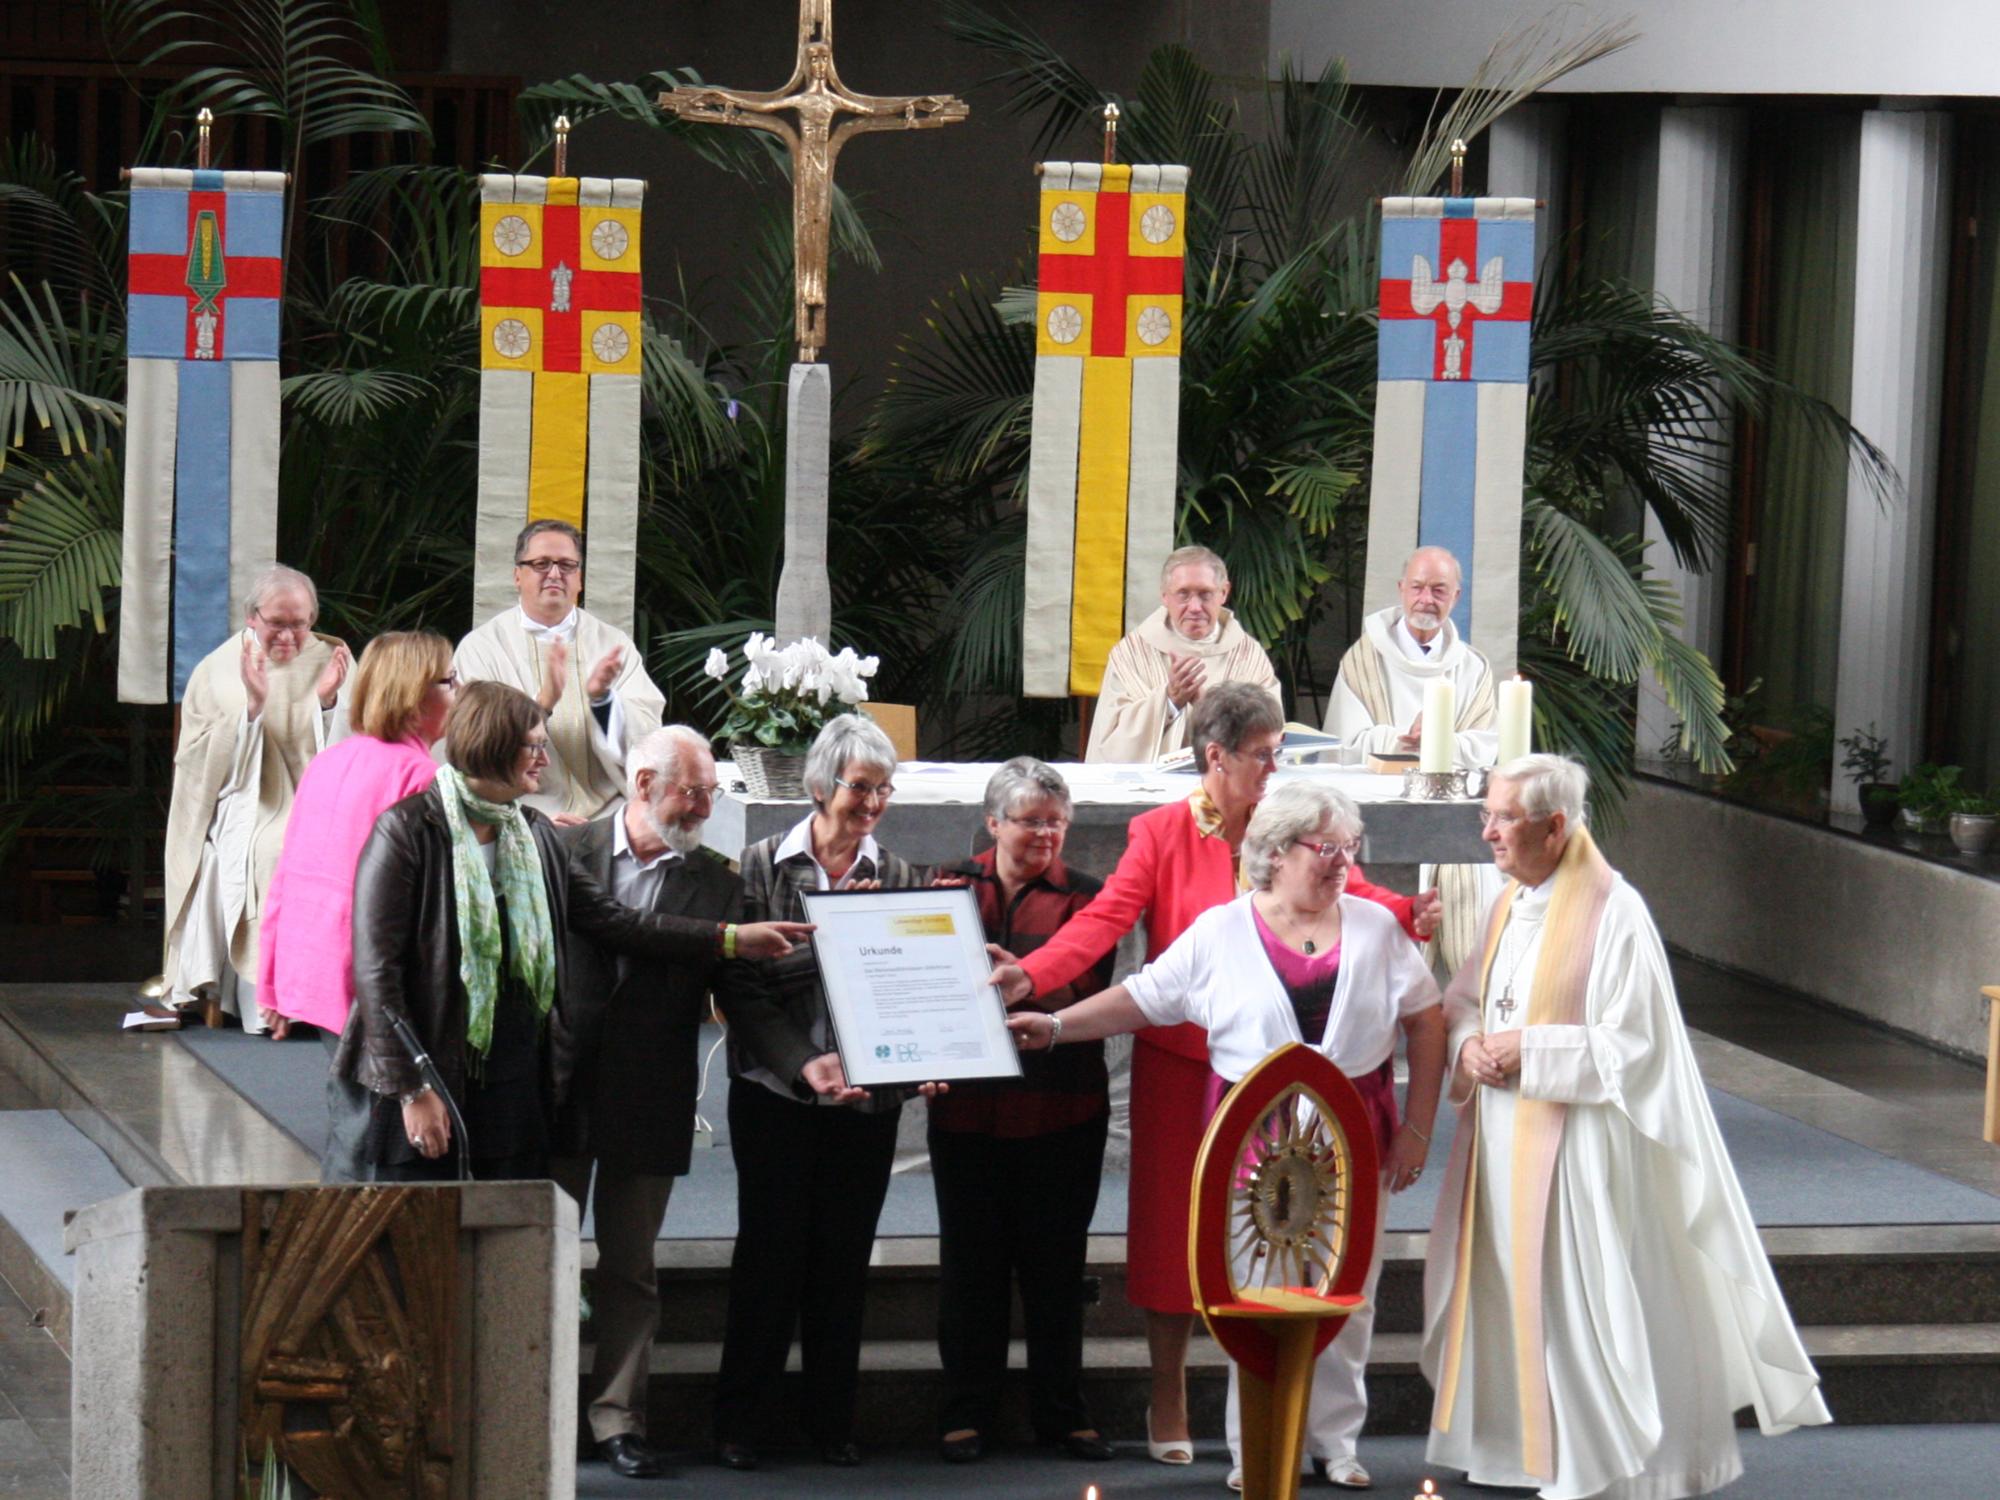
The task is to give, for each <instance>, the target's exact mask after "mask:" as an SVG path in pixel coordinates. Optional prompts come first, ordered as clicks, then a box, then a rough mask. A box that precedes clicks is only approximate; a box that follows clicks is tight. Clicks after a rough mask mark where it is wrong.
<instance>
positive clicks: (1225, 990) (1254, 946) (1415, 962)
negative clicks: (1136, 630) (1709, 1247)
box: [1007, 781, 1445, 1489]
mask: <svg viewBox="0 0 2000 1500" xmlns="http://www.w3.org/2000/svg"><path fill="white" fill-rule="evenodd" d="M1361 831H1362V830H1361V814H1360V811H1359V809H1357V808H1356V807H1355V805H1354V803H1353V802H1352V801H1350V800H1349V799H1348V798H1347V797H1346V796H1344V795H1343V794H1342V793H1340V792H1337V791H1335V790H1333V789H1332V788H1330V787H1325V786H1320V785H1316V784H1315V783H1313V782H1310V781H1298V782H1291V783H1289V784H1286V785H1282V786H1280V787H1278V788H1277V789H1276V790H1275V791H1273V792H1272V793H1271V794H1270V795H1269V796H1267V797H1266V798H1264V800H1263V801H1262V802H1261V803H1259V804H1258V807H1257V811H1256V812H1255V813H1254V814H1253V815H1252V816H1251V818H1250V826H1249V828H1248V829H1247V830H1246V831H1245V833H1244V837H1243V874H1244V878H1245V880H1246V881H1247V882H1248V883H1249V886H1250V890H1249V891H1248V893H1247V894H1245V895H1243V896H1240V897H1238V898H1237V899H1236V900H1234V901H1232V902H1230V903H1228V904H1227V905H1225V906H1218V907H1212V908H1210V909H1209V910H1208V911H1206V912H1203V913H1202V914H1201V915H1200V916H1199V917H1197V918H1195V920H1194V923H1193V925H1191V926H1190V927H1189V928H1188V929H1187V931H1185V932H1183V933H1182V934H1181V935H1180V936H1179V937H1178V938H1176V939H1175V940H1174V942H1173V944H1172V945H1171V946H1170V947H1169V948H1168V949H1167V950H1166V952H1164V953H1162V954H1160V955H1159V957H1157V958H1155V959H1154V960H1153V961H1152V962H1151V963H1149V964H1147V965H1146V967H1145V968H1143V969H1141V970H1140V971H1139V972H1138V973H1136V974H1134V975H1132V976H1131V977H1129V978H1128V979H1127V980H1126V981H1125V982H1124V983H1123V984H1120V985H1116V986H1114V987H1113V988H1111V989H1108V990H1106V991H1104V992H1103V993H1102V994H1099V995H1093V996H1092V997H1091V998H1090V999H1088V1000H1084V1001H1081V1002H1079V1003H1077V1004H1075V1005H1071V1006H1068V1007H1065V1008H1062V1009H1058V1010H1056V1011H1054V1012H1053V1013H1052V1014H1046V1015H1044V1014H1035V1013H1022V1014H1016V1015H1014V1016H1012V1017H1010V1018H1009V1019H1008V1022H1007V1025H1008V1029H1009V1030H1011V1031H1013V1032H1014V1034H1015V1037H1016V1039H1017V1040H1018V1042H1019V1044H1020V1046H1021V1048H1022V1049H1023V1050H1024V1051H1029V1050H1039V1049H1041V1048H1045V1047H1053V1046H1054V1045H1055V1044H1056V1043H1058V1042H1061V1043H1063V1044H1065V1045H1068V1044H1070V1043H1072V1042H1096V1041H1100V1040H1102V1039H1103V1038H1104V1037H1107V1036H1115V1035H1118V1034H1120V1033H1122V1032H1127V1031H1140V1030H1142V1028H1145V1027H1151V1026H1172V1025H1178V1024H1181V1023H1184V1022H1190V1021H1191V1022H1193V1023H1195V1024H1196V1025H1199V1026H1205V1027H1207V1028H1208V1056H1209V1065H1210V1067H1211V1068H1213V1069H1214V1074H1215V1076H1214V1079H1213V1081H1212V1084H1211V1088H1210V1097H1209V1107H1208V1109H1207V1110H1206V1111H1205V1113H1204V1118H1205V1117H1206V1115H1208V1114H1213V1113H1214V1110H1215V1108H1216V1106H1218V1105H1219V1104H1220V1103H1221V1100H1222V1096H1223V1094H1224V1093H1225V1092H1227V1090H1228V1088H1229V1086H1230V1085H1232V1084H1234V1083H1235V1082H1237V1081H1238V1080H1239V1079H1241V1078H1242V1077H1243V1076H1244V1075H1245V1074H1246V1073H1248V1072H1249V1071H1250V1070H1251V1069H1252V1068H1254V1067H1255V1066H1256V1065H1257V1064H1258V1063H1260V1062H1262V1061H1263V1060H1264V1059H1265V1058H1266V1057H1268V1056H1269V1055H1270V1054H1271V1053H1272V1052H1274V1051H1275V1050H1277V1049H1278V1048H1279V1047H1282V1046H1285V1045H1286V1044H1288V1043H1291V1042H1304V1043H1305V1044H1306V1045H1308V1046H1312V1047H1316V1048H1317V1049H1318V1050H1319V1051H1320V1052H1321V1053H1323V1054H1324V1055H1325V1056H1326V1057H1327V1058H1328V1060H1330V1061H1331V1062H1332V1063H1333V1064H1334V1066H1336V1067H1338V1068H1339V1069H1340V1070H1341V1071H1342V1072H1343V1073H1345V1074H1346V1075H1347V1076H1348V1078H1349V1079H1351V1080H1352V1081H1353V1083H1354V1085H1355V1087H1356V1088H1357V1089H1358V1090H1359V1091H1360V1093H1361V1097H1362V1100H1363V1102H1364V1103H1365V1104H1366V1106H1367V1108H1368V1113H1369V1117H1370V1119H1371V1121H1372V1122H1373V1124H1374V1127H1375V1138H1376V1144H1377V1146H1378V1147H1379V1148H1380V1150H1381V1158H1382V1164H1383V1175H1384V1178H1385V1179H1386V1181H1387V1183H1388V1187H1389V1190H1390V1191H1391V1192H1401V1191H1402V1190H1403V1189H1404V1188H1407V1187H1408V1186H1409V1185H1410V1184H1411V1183H1413V1182H1415V1181H1416V1180H1417V1179H1418V1178H1419V1177H1421V1176H1422V1175H1423V1167H1424V1158H1425V1155H1426V1154H1427V1151H1428V1148H1429V1145H1430V1129H1431V1122H1432V1119H1433V1117H1434V1116H1435V1115H1436V1113H1437V1103H1438V1091H1439V1086H1440V1084H1441V1082H1442V1079H1443V1076H1444V1042H1445V1032H1444V1015H1443V1012H1442V1011H1441V1010H1440V1009H1439V1003H1438V990H1437V985H1436V983H1435V982H1434V981H1433V980H1432V978H1431V975H1430V971H1429V970H1428V969H1427V968H1425V966H1424V962H1423V959H1422V957H1421V956H1420V954H1419V952H1418V950H1417V948H1416V946H1415V945H1414V944H1413V943H1411V942H1410V941H1409V939H1408V938H1407V937H1405V936H1404V933H1403V931H1402V929H1401V928H1399V927H1398V925H1397V923H1396V919H1395V918H1394V917H1392V916H1391V915H1390V914H1389V913H1388V911H1387V910H1385V909H1384V908H1383V907H1382V906H1380V905H1378V904H1377V903H1375V902H1373V901H1368V900H1363V899H1361V898H1359V897H1357V896H1355V895H1353V894H1352V893H1351V892H1349V891H1348V889H1347V886H1348V876H1349V872H1350V871H1352V870H1353V868H1354V860H1355V858H1356V856H1357V855H1358V854H1359V853H1360V850H1361ZM1398 1030H1400V1031H1401V1032H1402V1033H1403V1036H1404V1038H1405V1041H1406V1045H1407V1047H1408V1052H1409V1062H1410V1082H1409V1087H1408V1091H1407V1093H1406V1096H1405V1100H1404V1104H1405V1110H1406V1116H1405V1118H1404V1119H1403V1120H1402V1122H1401V1123H1400V1124H1398V1122H1397V1118H1396V1098H1395V1073H1394V1069H1395V1054H1396V1035H1397V1032H1398ZM1386 1217H1387V1216H1386V1215H1384V1216H1382V1218H1379V1219H1378V1220H1377V1237H1376V1241H1375V1244H1374V1245H1373V1246H1372V1247H1371V1248H1370V1251H1369V1254H1370V1260H1369V1271H1368V1282H1367V1285H1366V1287H1365V1288H1364V1289H1363V1296H1364V1297H1365V1298H1366V1299H1367V1301H1366V1305H1365V1306H1364V1309H1363V1311H1361V1312H1359V1313H1356V1314H1355V1315H1354V1316H1352V1317H1350V1318H1349V1319H1348V1320H1347V1324H1346V1326H1345V1327H1343V1328H1342V1329H1341V1331H1340V1335H1339V1337H1337V1338H1336V1339H1335V1340H1334V1341H1333V1343H1331V1344H1330V1345H1328V1346H1327V1349H1326V1351H1325V1353H1323V1354H1322V1355H1321V1356H1320V1358H1319V1362H1318V1365H1317V1366H1316V1367H1315V1370H1314V1375H1313V1394H1312V1406H1311V1409H1310V1412H1309V1415H1308V1418H1307V1428H1306V1446H1307V1451H1308V1452H1309V1453H1310V1454H1311V1455H1312V1459H1313V1466H1314V1468H1315V1469H1316V1470H1317V1471H1318V1472H1319V1473H1320V1475H1321V1476H1322V1477H1323V1478H1325V1479H1327V1480H1328V1481H1329V1482H1331V1483H1333V1484H1336V1485H1342V1486H1346V1487H1349V1488H1354V1489H1362V1488H1366V1487H1367V1486H1368V1484H1369V1483H1370V1482H1371V1481H1370V1480H1369V1477H1368V1471H1367V1470H1366V1469H1364V1468H1362V1466H1361V1464H1360V1462H1359V1460H1358V1459H1357V1458H1356V1457H1355V1440H1356V1439H1357V1438H1358V1437H1359V1436H1360V1433H1361V1423H1362V1420H1363V1418H1365V1417H1366V1416H1367V1414H1368V1403H1367V1396H1366V1393H1365V1390H1364V1387H1363V1384H1362V1373H1363V1371H1364V1370H1365V1369H1366V1367H1367V1363H1368V1342H1369V1336H1370V1334H1371V1333H1372V1331H1373V1327H1374V1314H1373V1310H1372V1309H1373V1306H1374V1296H1375V1281H1376V1278H1377V1276H1378V1275H1379V1274H1380V1273H1381V1269H1382V1242H1381V1237H1380V1226H1381V1224H1382V1223H1383V1222H1384V1221H1385V1220H1386ZM1227 1420H1228V1435H1229V1448H1230V1456H1231V1459H1232V1462H1233V1464H1234V1467H1233V1468H1232V1470H1231V1473H1230V1486H1231V1488H1233V1489H1241V1488H1242V1443H1241V1436H1240V1421H1239V1416H1238V1408H1237V1402H1236V1373H1235V1371H1234V1369H1232V1370H1231V1371H1230V1393H1229V1408H1228V1419H1227Z"/></svg>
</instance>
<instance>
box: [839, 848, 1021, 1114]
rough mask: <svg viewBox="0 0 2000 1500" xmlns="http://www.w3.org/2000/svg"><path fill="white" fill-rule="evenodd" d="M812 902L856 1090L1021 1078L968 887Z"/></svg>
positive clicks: (855, 894) (844, 1062) (845, 1062)
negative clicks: (893, 1085)
mask: <svg viewBox="0 0 2000 1500" xmlns="http://www.w3.org/2000/svg"><path fill="white" fill-rule="evenodd" d="M804 895H805V904H806V920H807V921H809V922H811V923H813V924H814V926H815V928H816V929H817V930H816V931H815V932H814V933H813V936H812V946H813V957H814V959H815V960H816V961H817V962H818V964H819V974H820V983H821V984H822V985H824V986H825V988H826V1008H827V1014H828V1015H829V1016H830V1017H831V1018H832V1020H833V1034H834V1042H835V1045H836V1046H838V1047H839V1049H840V1064H841V1067H842V1068H843V1069H844V1070H845V1071H846V1073H847V1081H848V1082H849V1083H851V1084H853V1085H854V1086H855V1087H856V1088H875V1087H878V1086H882V1085H889V1084H899V1083H932V1082H938V1083H956V1082H960V1081H962V1080H966V1079H973V1078H1019V1077H1020V1076H1021V1058H1020V1054H1019V1052H1018V1051H1017V1049H1016V1048H1015V1046H1014V1038H1013V1036H1012V1035H1011V1034H1010V1033H1009V1032H1008V1030H1007V1025H1006V1018H1007V1008H1006V1005H1005V1003H1004V1002H1003V1001H1002V1000H1001V998H1000V993H999V991H998V990H996V989H995V988H994V987H993V986H992V985H991V984H989V983H987V979H986V976H987V975H988V974H990V973H991V972H992V971H993V965H992V963H991V962H990V961H989V960H988V959H987V957H986V931H985V928H984V927H983V926H982V925H981V923H980V920H979V902H978V900H977V898H976V897H975V896H974V895H973V893H972V891H971V889H970V888H969V887H966V886H947V887H940V888H937V889H933V890H917V891H807V892H805V893H804Z"/></svg>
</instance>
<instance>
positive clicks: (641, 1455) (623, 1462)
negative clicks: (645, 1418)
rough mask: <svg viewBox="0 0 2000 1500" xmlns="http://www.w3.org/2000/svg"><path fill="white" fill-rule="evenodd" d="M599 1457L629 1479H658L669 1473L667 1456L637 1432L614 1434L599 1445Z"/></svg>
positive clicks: (617, 1472)
mask: <svg viewBox="0 0 2000 1500" xmlns="http://www.w3.org/2000/svg"><path fill="white" fill-rule="evenodd" d="M597 1456H598V1457H599V1458H601V1459H603V1460H604V1461H605V1462H606V1463H607V1464H609V1465H611V1472H612V1473H614V1474H623V1475H624V1476H625V1477H626V1478H627V1479H658V1478H659V1477H660V1476H661V1475H662V1474H664V1473H666V1472H667V1457H666V1455H665V1454H664V1453H662V1452H660V1450H659V1449H657V1448H654V1447H651V1446H649V1445H648V1444H647V1442H646V1440H645V1439H644V1438H642V1437H640V1436H639V1434H638V1433H636V1432H619V1433H614V1434H612V1435H611V1436H610V1437H608V1438H606V1439H605V1440H604V1441H603V1442H601V1443H599V1444H598V1445H597Z"/></svg>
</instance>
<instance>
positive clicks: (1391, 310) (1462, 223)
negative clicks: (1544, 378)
mask: <svg viewBox="0 0 2000 1500" xmlns="http://www.w3.org/2000/svg"><path fill="white" fill-rule="evenodd" d="M1381 276H1382V282H1381V295H1382V310H1381V325H1380V326H1381V331H1380V334H1379V338H1378V343H1377V360H1378V366H1377V368H1378V376H1379V384H1378V385H1377V386H1376V395H1375V468H1374V483H1373V485H1372V488H1371V491H1370V496H1369V502H1368V569H1367V585H1366V588H1367V593H1366V594H1365V596H1364V597H1365V598H1367V599H1368V600H1369V601H1370V608H1374V607H1376V606H1378V605H1379V604H1380V603H1381V602H1382V601H1384V600H1393V599H1394V598H1395V597H1396V583H1397V580H1398V579H1400V578H1401V577H1402V570H1403V563H1404V561H1405V560H1406V559H1407V558H1408V557H1409V555H1410V553H1412V552H1414V551H1415V550H1416V549H1417V548H1418V547H1445V548H1449V549H1450V551H1451V552H1452V554H1453V555H1454V556H1455V557H1457V558H1458V561H1459V566H1460V567H1461V568H1462V569H1463V570H1464V588H1463V591H1462V592H1461V593H1460V595H1459V600H1458V605H1457V607H1456V609H1455V610H1454V611H1453V614H1452V618H1453V623H1454V624H1456V625H1457V626H1458V631H1459V634H1460V635H1461V636H1462V637H1463V638H1464V639H1466V640H1467V641H1470V642H1471V643H1472V644H1473V645H1474V646H1476V647H1478V649H1479V650H1481V651H1483V652H1485V653H1486V656H1487V659H1488V660H1490V661H1491V662H1492V663H1493V671H1494V675H1495V677H1496V678H1502V677H1506V676H1508V675H1510V674H1511V673H1512V672H1513V670H1514V662H1515V657H1516V647H1515V642H1516V637H1517V635H1518V633H1519V629H1520V598H1521V476H1522V469H1523V466H1524V464H1525V462H1526V457H1527V437H1528V331H1529V316H1530V314H1531V313H1532V312H1533V310H1534V291H1535V200H1534V199H1532V198H1385V199H1383V200H1382V271H1381Z"/></svg>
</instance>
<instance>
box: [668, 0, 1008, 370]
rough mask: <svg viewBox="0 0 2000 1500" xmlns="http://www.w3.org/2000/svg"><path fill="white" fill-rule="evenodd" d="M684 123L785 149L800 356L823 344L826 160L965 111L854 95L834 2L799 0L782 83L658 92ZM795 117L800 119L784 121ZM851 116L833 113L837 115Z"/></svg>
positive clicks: (952, 105) (810, 357)
mask: <svg viewBox="0 0 2000 1500" xmlns="http://www.w3.org/2000/svg"><path fill="white" fill-rule="evenodd" d="M660 106H661V107H662V108H663V109H669V110H672V111H673V112H674V113H675V114H676V115H678V116H679V117H680V118H681V119H683V120H692V121H700V122H703V123H706V124H710V125H747V126H749V127H750V128H751V129H752V130H763V131H768V132H769V133H770V134H772V135H775V136H776V137H778V139H779V140H781V141H783V142H784V143H785V146H786V148H787V149H788V150H789V151H790V152H791V154H792V259H793V266H794V276H795V278H796V289H795V292H794V300H795V304H796V308H797V322H798V339H799V360H800V362H801V363H804V364H811V363H812V362H813V361H814V360H815V359H817V358H818V357H819V351H820V350H821V349H823V348H825V347H826V266H827V256H828V251H829V247H830V244H831V240H832V230H833V163H834V158H836V157H837V156H839V155H840V148H841V146H842V144H843V143H844V142H845V141H846V140H847V138H848V137H849V136H853V135H860V134H862V133H864V132H866V131H871V130H928V129H932V128H934V127H936V126H939V125H951V124H955V123H956V122H957V121H959V120H963V119H964V118H965V117H966V115H967V113H969V111H968V109H967V107H966V104H965V101H964V100H962V99H955V98H953V97H952V96H951V95H949V94H923V95H915V96H909V97H905V98H891V97H887V96H884V95H880V94H857V93H855V92H854V91H853V90H851V89H849V88H848V87H847V86H846V85H845V84H843V83H842V82H841V81H840V74H839V73H838V72H837V71H836V70H835V69H834V66H833V0H799V56H798V61H797V63H795V64H794V65H793V67H792V76H791V79H790V81H789V82H787V83H786V84H785V86H784V87H783V88H781V89H778V90H776V91H775V92H772V93H749V92H746V91H744V90H741V89H723V88H709V87H706V86H704V87H696V88H691V87H687V86H685V85H683V86H682V87H680V88H676V89H673V90H671V91H670V92H668V93H665V94H662V95H660ZM788 114H790V115H796V116H797V117H798V118H797V123H796V124H794V123H793V122H792V121H791V120H789V119H787V118H785V116H786V115H788ZM843 114H845V115H848V116H851V117H852V118H849V119H845V120H842V119H839V116H841V115H843Z"/></svg>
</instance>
